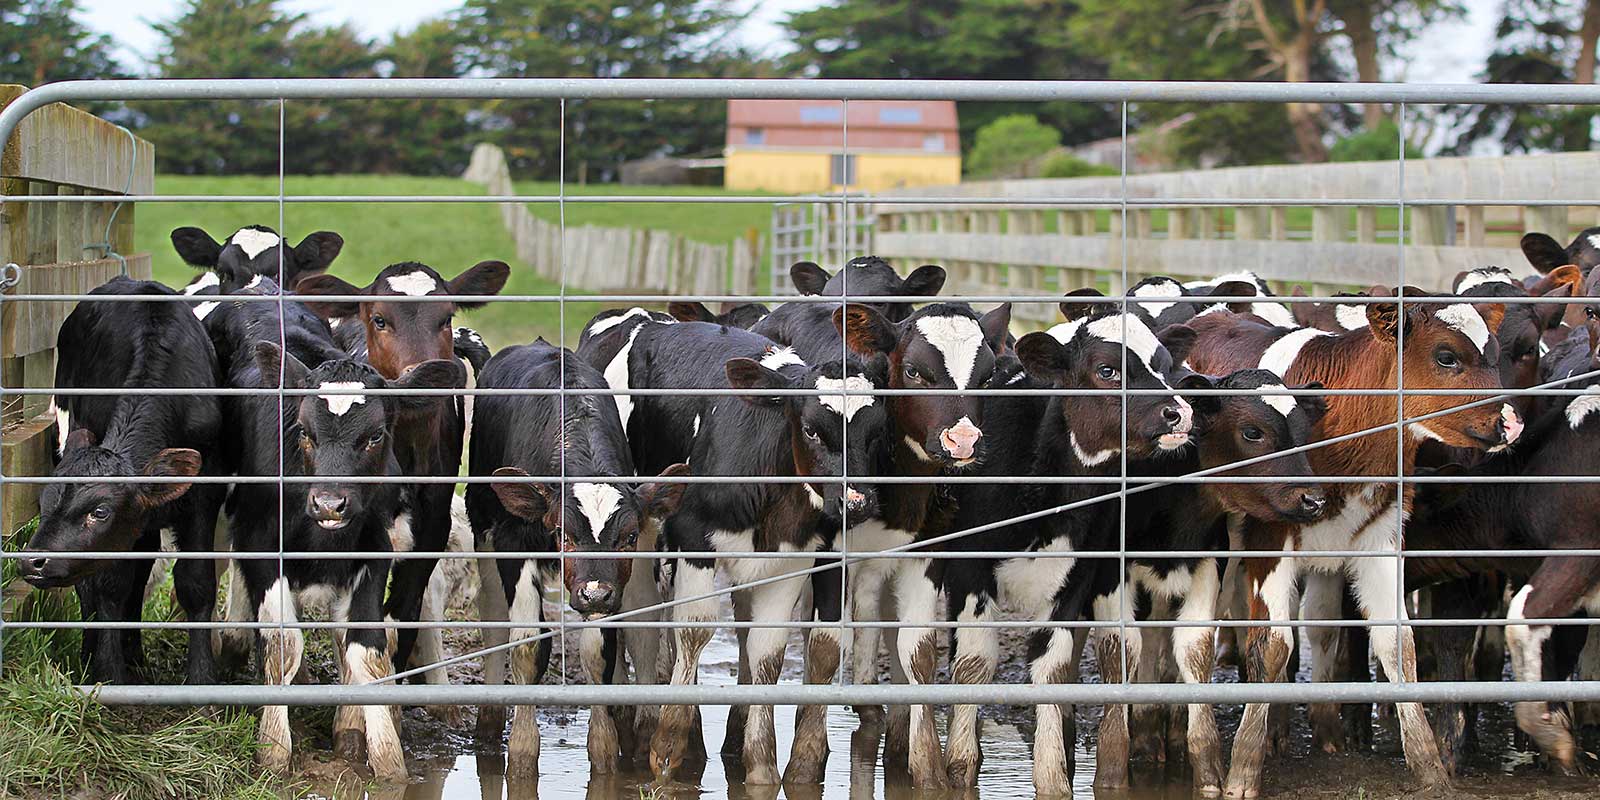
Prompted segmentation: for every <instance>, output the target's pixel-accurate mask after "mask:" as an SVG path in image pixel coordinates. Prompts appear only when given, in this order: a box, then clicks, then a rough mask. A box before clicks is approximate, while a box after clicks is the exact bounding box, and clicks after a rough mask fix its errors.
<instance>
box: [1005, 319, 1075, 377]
mask: <svg viewBox="0 0 1600 800" xmlns="http://www.w3.org/2000/svg"><path fill="white" fill-rule="evenodd" d="M1017 359H1018V360H1020V361H1021V362H1022V368H1023V369H1024V370H1026V371H1027V373H1028V374H1029V375H1031V376H1033V377H1035V378H1038V379H1040V380H1045V381H1049V382H1051V383H1059V382H1063V381H1065V380H1066V379H1067V370H1068V369H1069V368H1070V366H1071V365H1070V364H1068V362H1067V346H1066V345H1064V344H1062V343H1060V342H1058V341H1056V340H1055V337H1054V336H1051V335H1050V334H1048V333H1040V332H1036V333H1030V334H1028V335H1027V336H1024V337H1022V338H1021V339H1018V340H1017Z"/></svg>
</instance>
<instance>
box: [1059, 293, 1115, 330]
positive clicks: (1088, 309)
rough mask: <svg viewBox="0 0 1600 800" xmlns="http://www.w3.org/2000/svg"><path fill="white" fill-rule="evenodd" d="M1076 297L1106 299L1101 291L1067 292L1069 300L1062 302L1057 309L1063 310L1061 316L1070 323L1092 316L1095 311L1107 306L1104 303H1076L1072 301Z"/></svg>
mask: <svg viewBox="0 0 1600 800" xmlns="http://www.w3.org/2000/svg"><path fill="white" fill-rule="evenodd" d="M1074 297H1105V295H1103V294H1101V293H1100V290H1099V289H1088V288H1085V289H1073V290H1072V291H1070V292H1067V299H1066V300H1062V301H1061V304H1060V305H1059V306H1057V308H1060V309H1061V316H1062V317H1064V318H1066V320H1067V321H1068V322H1071V321H1073V320H1075V319H1081V318H1083V317H1087V316H1090V315H1091V314H1093V313H1094V312H1095V309H1097V308H1100V307H1102V306H1104V305H1106V304H1104V303H1084V302H1074V301H1073V300H1072V298H1074Z"/></svg>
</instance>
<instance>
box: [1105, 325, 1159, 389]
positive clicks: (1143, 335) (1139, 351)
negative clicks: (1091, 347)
mask: <svg viewBox="0 0 1600 800" xmlns="http://www.w3.org/2000/svg"><path fill="white" fill-rule="evenodd" d="M1124 326H1126V327H1124ZM1088 331H1089V335H1090V336H1093V337H1095V338H1097V339H1104V340H1105V341H1108V342H1118V343H1121V344H1123V345H1124V346H1126V347H1127V348H1128V349H1129V350H1132V351H1133V352H1134V354H1135V355H1137V356H1138V357H1139V361H1141V362H1142V363H1143V364H1144V368H1145V369H1146V370H1148V371H1149V372H1150V374H1151V375H1153V376H1155V377H1156V378H1163V376H1162V374H1161V373H1159V372H1157V371H1156V368H1155V364H1154V362H1153V361H1152V359H1154V358H1155V356H1156V351H1157V350H1160V349H1161V340H1160V339H1157V338H1156V335H1155V334H1153V333H1151V332H1150V328H1149V326H1147V325H1145V324H1144V321H1143V320H1140V319H1139V318H1138V317H1135V316H1133V315H1132V314H1116V315H1113V316H1109V317H1101V318H1100V319H1097V320H1094V321H1093V322H1090V323H1089V327H1088ZM1124 335H1126V336H1127V340H1126V341H1124V340H1123V336H1124ZM1162 383H1166V381H1165V380H1164V379H1163V380H1162Z"/></svg>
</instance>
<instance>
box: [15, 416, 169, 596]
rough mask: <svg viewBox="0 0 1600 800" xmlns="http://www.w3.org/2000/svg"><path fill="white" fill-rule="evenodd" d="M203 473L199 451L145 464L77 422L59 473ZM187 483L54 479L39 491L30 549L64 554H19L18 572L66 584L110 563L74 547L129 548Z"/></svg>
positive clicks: (36, 582) (41, 582) (44, 582)
mask: <svg viewBox="0 0 1600 800" xmlns="http://www.w3.org/2000/svg"><path fill="white" fill-rule="evenodd" d="M199 473H200V454H199V453H198V452H196V451H194V450H188V449H182V448H170V449H166V450H162V451H160V452H158V453H156V454H155V455H154V456H152V457H151V458H150V460H149V461H148V462H147V463H144V464H134V463H132V462H131V461H129V460H128V458H127V456H125V455H123V454H122V453H119V452H116V451H114V450H108V449H106V448H103V447H99V446H97V445H96V443H95V438H94V434H92V433H90V432H89V431H88V430H87V429H84V428H79V429H77V430H75V431H72V433H71V434H69V435H68V436H67V441H66V446H65V448H64V450H63V452H62V455H61V462H60V463H59V464H57V465H56V469H55V473H54V474H55V475H57V476H81V477H103V478H112V477H135V476H140V475H144V476H150V477H161V478H168V479H182V478H192V477H194V476H195V475H198V474H199ZM188 489H189V484H187V483H182V482H181V481H180V482H170V483H104V484H100V483H52V484H49V485H47V486H46V487H45V490H44V493H43V494H42V495H41V496H40V498H39V529H38V530H37V531H36V532H35V533H34V534H33V538H32V539H31V540H29V542H28V549H30V550H40V551H51V552H59V553H62V554H63V555H62V556H53V555H52V556H38V557H34V558H28V559H24V560H22V561H21V562H20V563H19V564H18V571H19V572H20V574H21V575H22V577H23V579H25V580H26V581H27V582H28V583H30V584H32V585H33V586H36V587H39V588H47V587H55V586H69V585H71V584H74V583H77V582H78V581H80V580H82V579H83V578H85V577H87V576H88V575H90V574H92V573H93V572H95V571H96V570H97V569H99V568H101V567H103V566H105V565H106V564H108V563H110V562H107V561H102V560H96V559H82V558H72V557H71V556H70V554H71V553H73V552H84V551H126V550H130V549H132V547H133V545H134V543H135V542H136V541H137V540H138V539H139V536H140V535H141V534H142V533H143V532H144V531H145V529H146V528H147V527H148V526H149V525H150V522H151V518H152V516H153V515H154V514H155V513H156V512H157V511H159V510H160V508H161V507H162V506H163V505H166V504H167V503H171V502H173V501H175V500H177V499H178V498H180V497H182V496H183V494H184V493H185V492H186V491H188Z"/></svg>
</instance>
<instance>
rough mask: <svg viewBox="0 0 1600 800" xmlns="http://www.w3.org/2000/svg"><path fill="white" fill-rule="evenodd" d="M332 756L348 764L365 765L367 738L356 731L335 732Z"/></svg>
mask: <svg viewBox="0 0 1600 800" xmlns="http://www.w3.org/2000/svg"><path fill="white" fill-rule="evenodd" d="M333 754H334V755H335V756H338V757H339V759H340V760H341V761H344V762H346V763H349V764H365V763H367V736H366V734H364V733H362V732H361V731H358V730H344V731H336V732H335V733H334V734H333Z"/></svg>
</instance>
